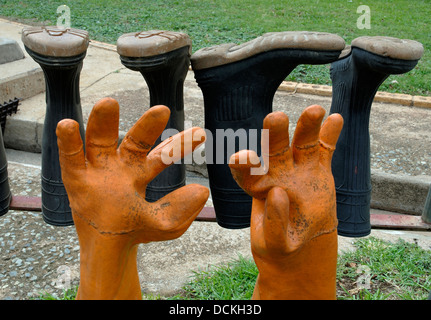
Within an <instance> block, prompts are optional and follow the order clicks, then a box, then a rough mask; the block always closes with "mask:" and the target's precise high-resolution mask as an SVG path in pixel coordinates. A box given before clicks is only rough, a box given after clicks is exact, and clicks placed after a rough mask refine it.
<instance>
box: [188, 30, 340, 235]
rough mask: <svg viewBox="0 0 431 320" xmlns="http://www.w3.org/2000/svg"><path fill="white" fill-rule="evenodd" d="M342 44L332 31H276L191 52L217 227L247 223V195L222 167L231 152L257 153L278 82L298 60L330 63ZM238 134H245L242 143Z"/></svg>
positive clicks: (232, 226)
mask: <svg viewBox="0 0 431 320" xmlns="http://www.w3.org/2000/svg"><path fill="white" fill-rule="evenodd" d="M344 47H345V43H344V40H343V39H342V38H340V37H338V36H336V35H333V34H327V33H314V32H276V33H268V34H265V35H263V36H261V37H258V38H256V39H254V40H252V41H249V42H247V43H244V44H241V45H238V46H237V45H234V44H223V45H219V46H214V47H210V48H204V49H201V50H199V51H197V52H196V53H195V54H194V55H193V56H192V58H191V63H192V68H193V71H194V72H195V78H196V80H197V83H198V85H199V87H200V88H201V90H202V93H203V97H204V106H205V128H206V129H208V130H209V131H210V132H211V134H212V136H213V143H212V147H211V146H208V144H207V147H206V161H207V169H208V176H209V181H210V189H211V195H212V201H213V204H214V209H215V213H216V218H217V222H218V224H219V225H220V226H222V227H225V228H230V229H235V228H246V227H249V226H250V215H251V197H250V196H249V195H247V194H246V193H245V192H244V191H243V190H242V189H241V188H240V187H239V186H238V185H237V183H236V182H235V180H234V179H233V177H232V174H231V172H230V169H229V166H228V160H229V158H230V156H231V155H232V153H234V152H237V151H239V149H252V150H255V151H256V152H257V153H258V155H259V156H260V139H261V130H262V125H263V119H264V118H265V116H266V115H267V114H268V113H270V112H272V102H273V98H274V94H275V92H276V91H277V89H278V87H279V86H280V84H281V83H282V82H283V81H284V80H285V78H286V77H287V76H288V75H289V74H290V73H291V72H292V70H293V69H295V67H296V66H298V65H299V64H326V63H330V62H333V61H335V60H336V59H337V58H338V57H339V55H340V53H341V51H342V50H343V49H344ZM226 130H229V131H230V132H229V131H226ZM217 132H218V133H219V134H217ZM223 132H224V133H225V135H226V136H227V137H224V136H223V135H222V133H223ZM235 134H236V135H237V137H238V138H236V139H235V140H236V141H235V147H234V148H233V149H232V148H230V150H229V148H228V142H229V141H231V142H232V141H233V140H232V139H231V138H232V136H234V135H235ZM240 136H243V137H244V136H246V138H245V140H246V141H243V140H244V138H240ZM249 138H250V139H249ZM239 140H241V141H239ZM248 140H250V141H248ZM251 140H255V141H251ZM240 142H241V143H243V144H241V143H240ZM244 143H245V144H244Z"/></svg>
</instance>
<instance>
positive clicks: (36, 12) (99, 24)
mask: <svg viewBox="0 0 431 320" xmlns="http://www.w3.org/2000/svg"><path fill="white" fill-rule="evenodd" d="M63 4H65V5H67V6H69V7H70V10H71V23H72V27H75V28H80V29H85V30H87V31H89V33H90V35H91V38H92V39H94V40H98V41H103V42H108V43H112V44H115V42H116V40H117V38H118V37H119V36H120V35H121V34H123V33H127V32H134V31H141V30H150V29H165V30H172V31H182V32H186V33H188V34H189V35H190V37H191V39H192V41H193V51H196V50H198V49H200V48H203V47H208V46H211V45H215V44H221V43H226V42H234V43H242V42H245V41H248V40H251V39H253V38H255V37H257V36H259V35H261V34H263V33H265V32H275V31H286V30H309V31H324V32H330V33H335V34H338V35H339V36H341V37H343V38H344V39H345V40H346V43H350V42H351V41H352V40H353V39H354V38H356V37H359V36H363V35H371V36H374V35H383V36H392V37H397V38H404V39H413V40H417V41H419V42H421V43H422V44H423V45H424V48H425V53H424V55H423V57H422V59H421V60H420V61H419V63H418V66H417V67H416V68H415V69H414V70H412V71H411V72H409V73H407V74H404V75H396V76H395V75H394V76H390V77H389V78H388V79H387V80H386V81H385V82H384V83H383V84H382V86H381V87H380V90H384V91H389V92H398V93H407V94H413V95H430V94H431V85H430V84H431V50H430V49H431V33H430V30H431V22H430V21H431V20H430V18H429V17H430V15H431V0H415V1H411V0H376V1H371V2H368V3H366V2H362V1H357V0H352V1H351V2H349V1H347V0H343V1H333V0H277V1H276V0H183V1H180V0H157V1H155V0H139V1H131V0H109V1H108V0H89V1H84V0H53V1H36V0H21V1H11V0H0V16H3V17H8V18H10V19H14V20H19V21H23V22H25V23H29V24H45V25H49V24H50V25H53V24H56V23H57V18H58V17H59V14H57V7H58V6H60V5H63ZM361 4H367V5H369V6H370V9H371V29H358V28H357V27H356V21H357V19H358V18H359V16H360V13H357V12H356V10H357V7H358V6H359V5H361ZM287 80H290V81H297V82H306V83H315V84H328V85H330V84H331V80H330V78H329V66H327V65H325V66H299V67H298V68H297V69H296V70H294V71H293V72H292V73H291V75H290V76H289V77H288V78H287Z"/></svg>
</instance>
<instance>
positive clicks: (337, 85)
mask: <svg viewBox="0 0 431 320" xmlns="http://www.w3.org/2000/svg"><path fill="white" fill-rule="evenodd" d="M422 53H423V47H422V45H421V44H420V43H418V42H416V41H412V40H400V39H395V38H389V37H360V38H357V39H355V40H353V41H352V44H351V50H350V51H348V52H346V54H345V55H344V56H342V57H341V58H340V59H339V60H338V61H336V62H334V63H332V65H331V78H332V87H333V93H332V105H331V111H330V113H340V114H341V115H342V116H343V119H344V126H343V130H342V131H341V134H340V137H339V139H338V143H337V146H336V150H335V152H334V156H333V159H332V172H333V175H334V179H335V186H336V191H337V215H338V234H339V235H342V236H347V237H362V236H366V235H368V234H369V233H370V232H371V225H370V201H371V168H370V135H369V119H370V111H371V105H372V102H373V99H374V96H375V94H376V92H377V90H378V88H379V86H380V85H381V84H382V83H383V81H384V80H385V79H386V78H387V77H388V76H389V75H391V74H402V73H406V72H408V71H410V70H412V69H413V68H414V67H415V66H416V64H417V62H418V60H419V59H420V58H421V56H422Z"/></svg>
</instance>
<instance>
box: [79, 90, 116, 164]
mask: <svg viewBox="0 0 431 320" xmlns="http://www.w3.org/2000/svg"><path fill="white" fill-rule="evenodd" d="M119 121H120V106H119V105H118V102H117V101H116V100H114V99H112V98H104V99H102V100H100V101H99V102H97V103H96V104H95V105H94V107H93V109H92V110H91V113H90V116H89V117H88V123H87V130H86V133H85V138H86V141H85V145H86V156H87V160H88V161H89V162H90V163H91V164H92V165H94V166H103V165H104V164H105V163H106V160H107V157H108V156H109V155H111V154H113V153H115V152H116V150H117V146H118V125H119Z"/></svg>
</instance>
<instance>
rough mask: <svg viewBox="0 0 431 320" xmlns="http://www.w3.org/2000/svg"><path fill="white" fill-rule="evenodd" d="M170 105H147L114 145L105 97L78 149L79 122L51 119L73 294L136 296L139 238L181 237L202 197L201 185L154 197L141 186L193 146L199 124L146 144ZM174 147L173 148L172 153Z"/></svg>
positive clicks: (111, 109)
mask: <svg viewBox="0 0 431 320" xmlns="http://www.w3.org/2000/svg"><path fill="white" fill-rule="evenodd" d="M169 114H170V111H169V109H168V108H167V107H165V106H154V107H152V108H150V109H149V110H148V111H147V112H145V114H144V115H143V116H142V117H141V118H140V119H139V120H138V121H137V123H136V124H135V125H134V126H133V127H132V128H131V129H130V130H129V132H128V133H127V135H126V136H125V138H124V140H123V141H122V143H121V144H120V146H119V147H118V125H119V106H118V103H117V101H115V100H114V99H111V98H105V99H102V100H101V101H99V102H98V103H97V104H96V105H95V106H94V108H93V110H92V112H91V114H90V117H89V119H88V124H87V130H86V145H85V153H84V148H83V143H82V140H81V136H80V134H79V130H78V124H77V123H76V122H75V121H73V120H71V119H65V120H62V121H60V122H59V123H58V126H57V137H58V148H59V157H60V165H61V171H62V178H63V182H64V185H65V187H66V191H67V193H68V197H69V201H70V206H71V208H72V215H73V219H74V223H75V226H76V230H77V233H78V238H79V243H80V250H81V251H80V286H79V289H78V294H77V299H141V298H142V294H141V288H140V284H139V277H138V272H137V261H136V254H137V249H138V244H139V243H146V242H150V241H163V240H170V239H174V238H177V237H179V236H181V235H182V234H183V233H184V232H185V231H186V230H187V228H188V227H189V226H190V224H191V223H192V222H193V220H194V219H195V217H196V216H197V215H198V214H199V212H200V211H201V209H202V208H203V207H204V205H205V202H206V201H207V199H208V196H209V191H208V189H207V188H206V187H204V186H201V185H197V184H191V185H187V186H184V187H182V188H180V189H178V190H176V191H174V192H171V193H170V194H168V195H167V196H165V197H163V198H162V199H160V200H158V201H157V202H154V203H149V202H147V201H145V189H146V186H147V184H148V182H150V181H151V180H152V179H153V178H154V177H156V176H157V174H158V173H160V172H161V171H162V170H163V169H164V168H166V167H167V166H168V165H169V164H170V163H165V162H167V161H166V159H170V157H171V156H172V158H173V157H174V156H175V152H176V151H178V150H180V151H181V152H180V154H178V155H176V158H175V159H171V160H173V161H174V162H175V161H177V160H179V159H180V158H182V157H184V156H185V155H186V154H187V153H190V152H192V150H194V148H196V147H197V146H198V145H199V144H201V143H202V142H203V140H204V139H199V141H191V140H193V137H196V136H199V137H200V138H201V137H203V138H204V137H205V132H204V130H202V129H200V128H191V129H189V130H187V131H184V132H181V133H178V134H177V135H175V136H173V137H171V138H170V139H167V140H165V141H164V142H162V143H161V144H160V145H159V146H158V147H156V148H154V149H153V150H151V151H150V149H151V147H152V146H153V144H154V143H155V141H156V139H157V138H158V137H159V136H160V135H161V134H162V132H163V130H164V129H165V126H166V123H167V121H168V119H169ZM177 153H178V152H177Z"/></svg>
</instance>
